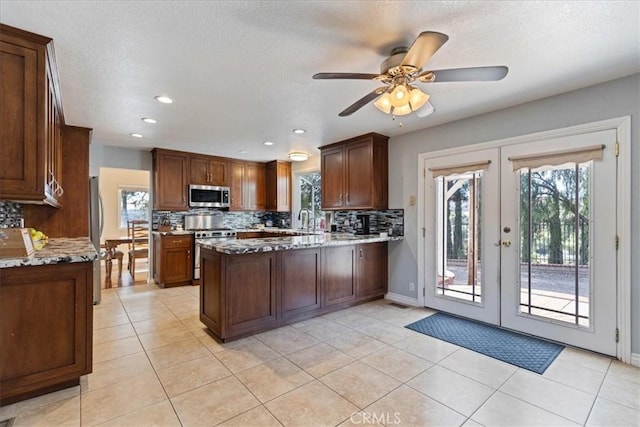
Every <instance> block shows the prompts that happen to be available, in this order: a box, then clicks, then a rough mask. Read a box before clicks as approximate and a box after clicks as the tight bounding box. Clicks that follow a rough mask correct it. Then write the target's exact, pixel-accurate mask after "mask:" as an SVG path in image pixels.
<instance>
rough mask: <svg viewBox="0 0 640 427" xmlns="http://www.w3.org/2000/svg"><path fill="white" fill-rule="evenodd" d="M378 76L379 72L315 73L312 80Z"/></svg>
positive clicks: (356, 78)
mask: <svg viewBox="0 0 640 427" xmlns="http://www.w3.org/2000/svg"><path fill="white" fill-rule="evenodd" d="M378 76H380V75H379V74H364V73H317V74H314V75H313V79H314V80H328V79H348V80H373V79H374V78H376V77H378Z"/></svg>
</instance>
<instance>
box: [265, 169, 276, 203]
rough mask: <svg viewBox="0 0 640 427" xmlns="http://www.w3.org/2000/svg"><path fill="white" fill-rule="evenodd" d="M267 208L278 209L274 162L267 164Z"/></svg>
mask: <svg viewBox="0 0 640 427" xmlns="http://www.w3.org/2000/svg"><path fill="white" fill-rule="evenodd" d="M267 210H268V211H277V210H278V165H277V164H276V162H270V163H268V164H267Z"/></svg>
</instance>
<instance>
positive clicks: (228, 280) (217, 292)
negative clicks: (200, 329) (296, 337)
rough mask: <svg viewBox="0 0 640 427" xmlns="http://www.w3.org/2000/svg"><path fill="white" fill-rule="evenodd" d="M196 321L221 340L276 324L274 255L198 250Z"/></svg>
mask: <svg viewBox="0 0 640 427" xmlns="http://www.w3.org/2000/svg"><path fill="white" fill-rule="evenodd" d="M200 281H201V286H200V301H201V302H200V320H201V321H202V322H203V323H204V324H205V325H207V327H209V328H211V330H212V331H213V332H214V333H215V334H216V335H217V336H218V337H219V338H221V339H222V340H226V339H227V338H230V337H234V336H240V335H246V334H250V333H253V332H256V331H259V330H262V329H265V328H267V329H269V328H270V327H272V326H271V325H273V324H275V323H276V319H277V313H276V298H277V293H276V254H275V253H273V252H271V253H259V254H249V255H231V256H229V255H224V254H218V253H216V252H215V251H210V250H206V249H202V251H201V262H200Z"/></svg>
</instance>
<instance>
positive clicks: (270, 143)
mask: <svg viewBox="0 0 640 427" xmlns="http://www.w3.org/2000/svg"><path fill="white" fill-rule="evenodd" d="M263 144H264V145H273V142H271V141H265V142H263Z"/></svg>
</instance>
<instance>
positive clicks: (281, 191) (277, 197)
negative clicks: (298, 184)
mask: <svg viewBox="0 0 640 427" xmlns="http://www.w3.org/2000/svg"><path fill="white" fill-rule="evenodd" d="M266 205H267V206H266V208H267V210H268V211H275V212H289V211H291V162H283V161H280V160H275V161H273V162H269V163H267V203H266Z"/></svg>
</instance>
